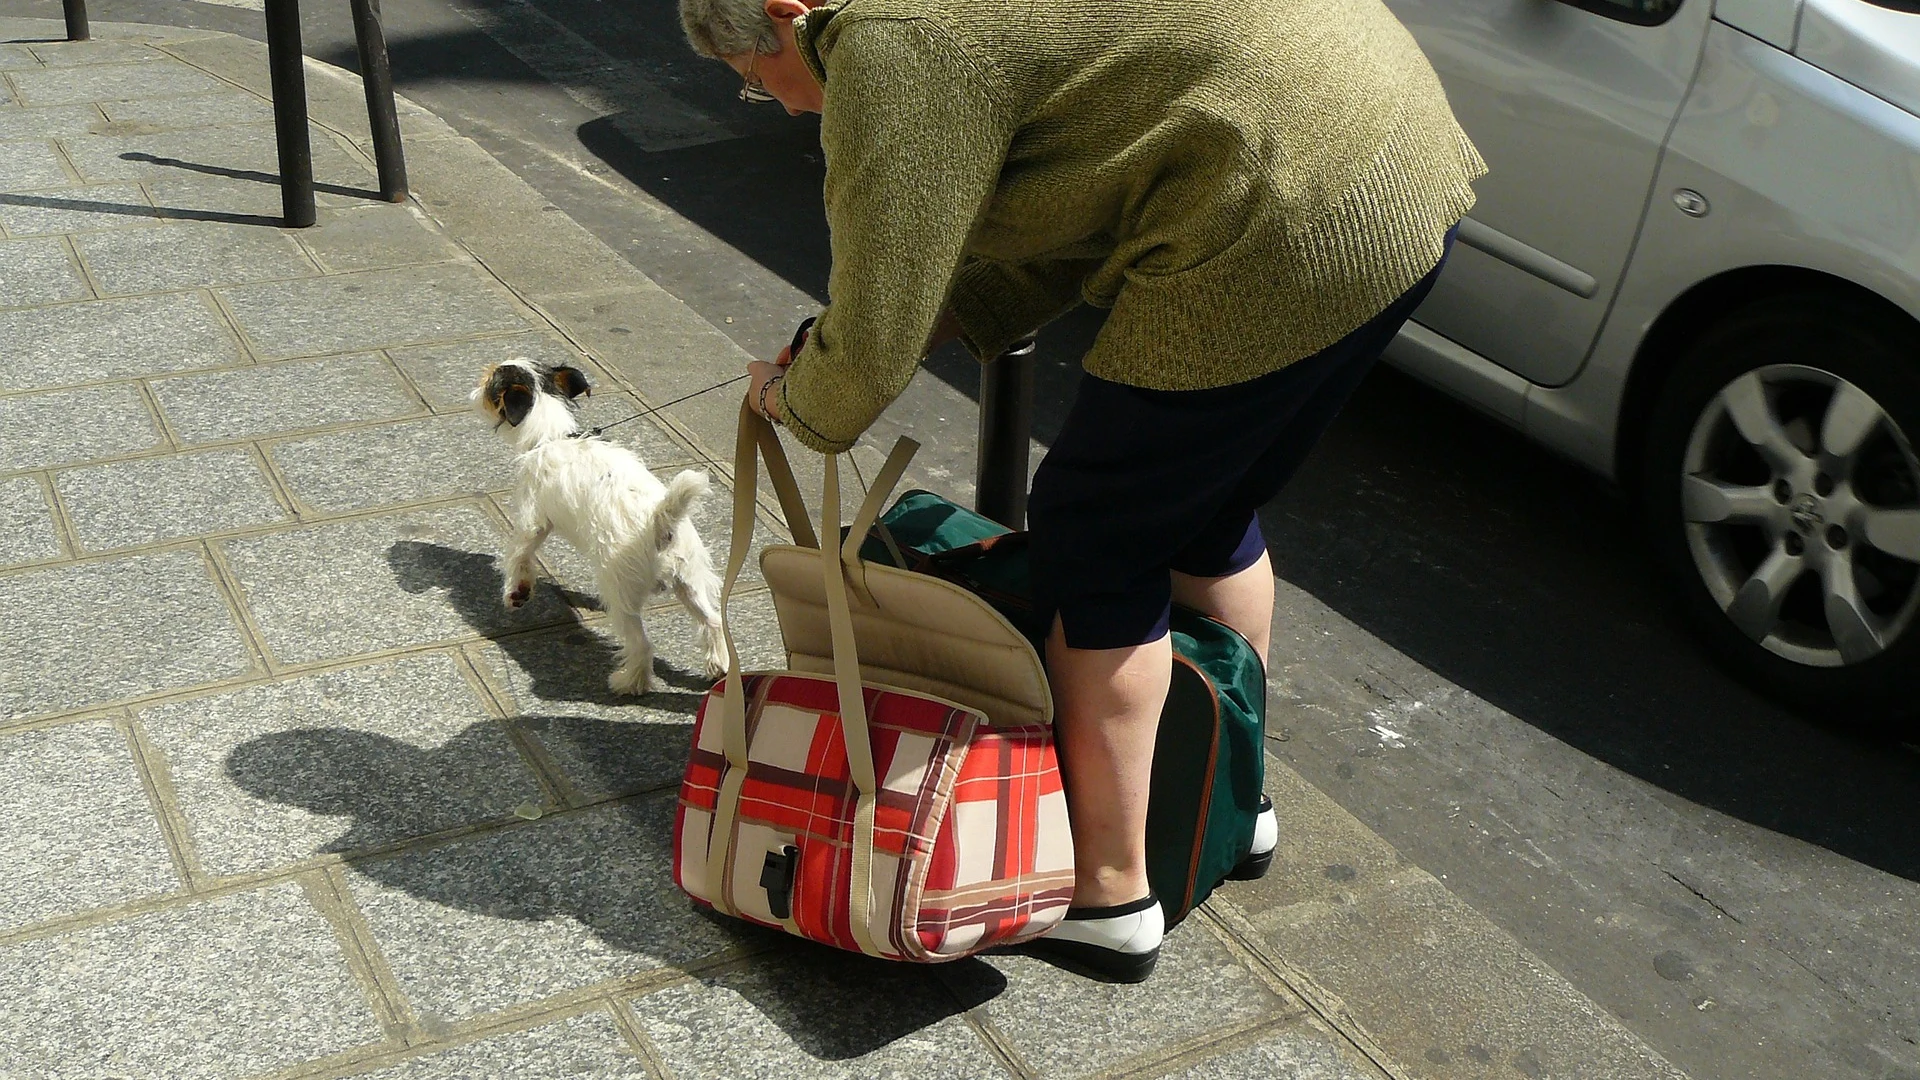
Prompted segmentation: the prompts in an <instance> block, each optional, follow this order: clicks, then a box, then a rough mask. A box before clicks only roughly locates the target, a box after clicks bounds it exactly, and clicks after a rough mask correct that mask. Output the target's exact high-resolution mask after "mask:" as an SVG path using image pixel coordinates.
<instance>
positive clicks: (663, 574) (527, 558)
mask: <svg viewBox="0 0 1920 1080" xmlns="http://www.w3.org/2000/svg"><path fill="white" fill-rule="evenodd" d="M589 389H590V387H589V386H588V385H587V377H586V375H584V374H582V373H581V372H580V371H579V370H578V369H576V368H571V367H564V366H562V367H546V366H544V365H536V364H534V363H532V362H531V361H528V360H509V361H507V362H506V363H504V364H499V365H496V366H495V367H492V368H489V369H488V371H487V374H486V377H485V378H483V379H482V380H481V381H480V385H479V386H477V387H475V388H474V391H473V394H472V399H473V403H474V406H475V408H477V409H478V410H479V411H480V413H481V414H482V415H484V416H486V417H487V418H488V419H490V420H492V421H493V426H494V428H495V430H497V431H499V432H500V433H501V435H502V436H503V437H504V438H505V439H506V440H507V441H508V442H510V443H512V444H513V446H514V448H515V449H516V450H518V451H519V454H518V456H516V457H515V458H514V459H513V502H514V509H513V518H514V537H513V541H512V543H513V550H512V551H511V552H509V553H508V555H507V561H506V579H507V582H506V591H505V593H504V594H503V596H502V599H503V600H505V602H506V605H507V606H508V607H510V608H517V607H519V606H521V605H522V604H525V603H526V602H527V600H528V598H529V597H531V596H532V595H533V555H534V552H536V551H538V550H539V549H540V545H541V543H543V542H544V541H545V540H546V538H547V536H548V535H549V534H551V533H555V532H557V533H559V534H560V536H561V537H562V538H563V539H565V540H566V541H567V543H569V544H572V545H573V547H574V548H575V549H576V550H577V551H579V552H580V554H582V555H584V556H586V557H587V559H588V560H589V561H590V562H592V563H593V568H594V579H595V583H596V584H597V586H598V587H599V590H600V601H601V603H602V604H604V605H605V607H606V610H607V613H608V614H609V615H610V616H612V618H613V629H614V633H615V634H616V635H617V636H618V637H619V639H620V652H619V666H618V668H616V669H615V671H614V673H613V674H612V675H611V676H610V677H609V678H608V679H607V685H609V686H611V687H612V688H613V690H614V692H616V693H621V694H644V693H646V692H647V691H648V689H650V688H651V686H652V680H653V643H652V642H651V641H649V640H648V639H647V628H646V626H645V625H644V624H643V623H642V622H641V609H642V608H643V607H645V605H646V603H647V601H648V600H649V599H651V598H652V597H653V596H654V594H655V593H657V592H659V591H660V590H661V589H662V588H664V587H667V586H671V587H672V589H673V592H674V595H675V596H676V597H678V598H679V600H680V605H681V606H682V607H684V608H686V610H687V614H688V615H689V616H691V617H692V618H693V621H694V625H695V627H696V629H697V632H698V635H699V640H700V646H701V648H702V650H704V652H705V653H706V667H705V671H706V675H707V677H708V678H718V677H719V676H720V674H721V673H722V672H724V671H726V669H727V647H726V642H725V639H724V638H722V636H721V634H720V577H719V575H718V574H715V573H714V570H713V560H712V559H711V558H710V557H709V556H708V554H707V548H706V545H705V544H702V543H701V542H700V534H699V533H697V532H695V531H694V528H693V522H692V521H691V520H689V519H688V515H689V514H690V513H691V512H692V509H693V503H694V500H695V499H698V498H699V497H700V496H701V495H704V494H706V491H707V474H706V473H704V472H698V471H695V470H692V469H688V470H686V471H685V472H682V473H680V474H679V475H678V476H675V477H674V478H673V481H672V482H671V483H668V484H662V483H661V482H660V481H659V479H658V478H656V477H655V476H654V475H653V474H652V473H651V472H648V471H647V467H646V466H645V465H643V464H642V463H641V461H640V459H639V457H637V456H635V454H634V453H633V452H632V451H631V450H628V449H626V448H625V447H621V446H616V445H614V444H613V443H610V442H605V441H602V440H600V439H596V438H580V437H579V436H578V432H579V431H580V422H579V419H578V416H577V412H578V408H579V406H578V405H577V404H576V401H575V399H577V398H579V397H580V396H581V395H583V394H585V393H587V392H588V391H589Z"/></svg>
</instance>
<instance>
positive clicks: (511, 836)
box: [350, 795, 772, 1024]
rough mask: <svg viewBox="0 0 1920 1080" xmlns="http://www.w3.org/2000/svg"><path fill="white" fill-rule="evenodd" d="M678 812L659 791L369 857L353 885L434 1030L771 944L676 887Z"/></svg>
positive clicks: (397, 973) (385, 952)
mask: <svg viewBox="0 0 1920 1080" xmlns="http://www.w3.org/2000/svg"><path fill="white" fill-rule="evenodd" d="M673 811H674V798H673V797H672V796H671V795H658V796H652V797H649V798H646V799H644V800H641V801H638V802H628V803H618V804H614V805H610V806H603V807H598V808H596V809H593V810H588V811H583V812H580V813H575V814H567V815H564V816H560V817H554V818H551V819H548V820H544V821H538V822H532V823H529V824H527V825H523V826H515V827H513V828H509V829H505V830H501V831H499V832H494V833H488V834H485V835H482V836H478V837H475V838H473V839H469V840H461V841H456V842H454V843H450V844H445V845H441V846H438V847H434V848H431V849H429V850H426V851H420V852H414V853H409V854H405V855H395V856H387V857H383V858H379V859H367V860H363V861H360V862H356V863H354V864H353V866H352V869H351V873H350V881H351V888H352V891H353V895H354V898H355V899H356V900H357V901H358V902H359V905H360V908H361V910H362V911H363V912H364V913H365V914H366V918H367V924H368V925H369V926H370V927H371V928H372V931H373V936H374V940H375V941H376V942H377V943H378V944H379V947H380V952H381V955H382V956H384V957H385V958H386V961H387V966H388V968H389V969H390V970H392V972H393V974H394V977H395V978H396V979H398V980H399V983H400V986H401V988H402V989H403V990H404V991H405V992H406V995H407V998H408V1000H409V1001H411V1002H412V1003H413V1006H414V1008H415V1010H416V1011H418V1012H419V1013H420V1014H421V1015H422V1018H423V1021H425V1022H427V1023H429V1024H432V1023H437V1022H441V1021H453V1020H458V1019H463V1018H466V1017H470V1016H474V1015H478V1014H482V1013H487V1012H493V1011H497V1010H500V1009H504V1008H507V1007H509V1006H512V1005H517V1004H522V1003H525V1002H530V1001H537V1000H540V999H543V998H547V997H551V996H552V995H555V994H558V993H562V992H564V991H568V990H575V989H578V988H581V987H585V986H591V985H594V984H596V983H600V982H604V981H606V980H609V979H616V978H622V977H625V976H630V975H635V974H638V973H640V972H643V971H650V970H655V969H658V968H660V967H662V966H665V965H677V964H685V963H689V962H692V961H695V960H699V959H702V958H706V957H710V956H715V955H717V954H720V953H722V952H723V951H725V950H726V949H728V948H730V947H732V946H734V945H736V944H739V943H741V942H745V941H749V940H753V941H766V940H768V939H769V938H770V937H771V936H772V935H771V934H770V933H769V932H763V931H754V930H752V929H751V928H747V927H744V926H740V925H738V924H733V925H727V924H723V923H721V922H719V921H717V920H715V919H712V918H710V917H708V916H705V915H702V914H698V913H696V912H695V910H694V908H693V906H692V904H691V902H690V901H688V900H687V898H686V896H685V895H684V894H683V893H681V892H680V891H679V890H678V889H677V888H675V886H674V884H673V876H672V853H671V845H672V836H673Z"/></svg>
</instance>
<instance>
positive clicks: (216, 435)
mask: <svg viewBox="0 0 1920 1080" xmlns="http://www.w3.org/2000/svg"><path fill="white" fill-rule="evenodd" d="M152 386H153V395H154V397H155V399H157V400H158V401H159V402H160V411H161V412H162V413H164V414H165V415H166V418H167V423H168V424H170V425H172V427H173V430H174V431H175V432H176V433H178V434H179V436H180V438H181V439H182V440H183V441H185V442H189V443H198V442H213V441H218V440H225V439H252V438H258V437H260V436H263V435H274V434H280V433H291V432H297V431H304V430H309V429H312V428H317V427H326V426H328V425H332V424H344V423H350V422H353V421H361V420H389V419H399V418H400V417H404V416H411V415H416V414H418V413H421V412H424V411H425V410H424V409H422V408H421V407H420V403H419V401H417V400H416V399H415V398H414V396H413V395H412V394H410V393H408V392H407V387H406V383H405V382H403V381H402V380H401V379H400V376H399V375H398V374H397V373H396V372H395V371H394V370H393V368H392V367H391V366H390V365H389V364H388V363H387V362H386V361H384V360H382V359H380V358H379V357H378V356H331V357H325V358H322V359H319V360H300V361H294V362H292V363H285V364H262V365H260V366H258V367H249V368H244V369H238V370H233V371H221V372H217V373H210V374H205V375H184V376H178V377H175V378H168V379H156V380H154V381H153V384H152Z"/></svg>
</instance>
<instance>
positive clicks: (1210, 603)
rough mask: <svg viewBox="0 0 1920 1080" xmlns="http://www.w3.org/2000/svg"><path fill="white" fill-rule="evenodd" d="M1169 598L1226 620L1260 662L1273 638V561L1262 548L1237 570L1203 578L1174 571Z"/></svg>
mask: <svg viewBox="0 0 1920 1080" xmlns="http://www.w3.org/2000/svg"><path fill="white" fill-rule="evenodd" d="M1173 601H1174V603H1176V604H1182V605H1185V606H1187V607H1190V608H1193V609H1194V610H1196V611H1198V612H1200V613H1201V614H1203V615H1207V616H1210V617H1212V618H1214V619H1218V620H1219V621H1221V622H1223V623H1226V624H1227V625H1228V626H1231V627H1233V628H1234V629H1235V630H1237V631H1239V633H1240V636H1241V637H1244V638H1246V639H1247V642H1248V644H1251V645H1252V646H1253V651H1254V652H1255V653H1256V654H1258V655H1259V657H1260V662H1261V663H1262V664H1264V663H1266V662H1267V649H1268V647H1269V645H1270V644H1271V640H1272V638H1273V564H1272V563H1271V562H1269V561H1267V555H1266V552H1264V551H1263V552H1261V553H1260V561H1259V562H1256V563H1254V564H1253V565H1252V566H1249V567H1247V568H1246V569H1245V570H1242V571H1240V572H1239V573H1237V574H1228V575H1227V576H1226V577H1216V578H1203V577H1193V576H1191V575H1188V574H1182V573H1178V572H1175V573H1174V575H1173Z"/></svg>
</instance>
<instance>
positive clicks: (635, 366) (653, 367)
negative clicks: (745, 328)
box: [541, 278, 759, 450]
mask: <svg viewBox="0 0 1920 1080" xmlns="http://www.w3.org/2000/svg"><path fill="white" fill-rule="evenodd" d="M541 303H542V306H544V307H545V308H547V309H548V310H550V311H552V312H553V313H554V315H555V316H556V317H557V318H559V319H560V320H561V321H562V322H564V323H565V324H566V326H567V329H568V331H569V332H570V333H572V334H573V335H574V337H575V338H576V340H578V341H580V343H581V344H583V345H585V346H586V347H587V348H589V349H591V350H593V351H594V352H595V354H596V355H598V356H601V357H604V358H605V359H606V361H607V362H608V363H609V364H611V365H612V366H613V367H614V368H615V369H616V370H618V371H619V372H620V373H621V374H623V375H625V376H626V377H627V378H628V379H630V380H632V382H633V385H634V386H635V387H636V388H637V389H639V391H640V392H641V393H643V394H646V395H647V396H649V397H651V398H653V399H654V400H655V401H671V400H673V399H674V398H677V397H680V396H681V395H683V394H691V393H693V392H694V391H696V390H700V389H704V388H705V387H708V386H711V385H713V384H714V383H716V382H718V381H719V380H721V379H726V378H731V377H733V376H735V375H739V374H743V373H744V372H745V371H746V361H747V360H748V359H759V358H757V357H748V356H747V354H746V353H745V352H743V351H741V349H740V347H739V346H738V345H735V344H734V343H733V341H732V339H730V338H728V337H727V336H726V335H725V334H722V333H721V332H720V331H718V330H716V329H714V328H713V325H712V324H711V323H709V322H707V321H706V320H705V319H702V318H701V317H700V316H698V315H696V314H694V312H693V311H692V310H691V309H689V308H688V307H687V306H686V305H685V304H683V303H681V302H680V301H679V300H678V299H677V298H675V297H674V296H673V295H672V294H671V293H669V292H667V291H666V290H664V289H662V288H660V286H658V285H655V284H654V283H653V282H651V281H648V280H646V279H644V278H642V279H640V280H639V281H637V282H636V283H635V284H634V285H632V286H630V287H627V288H621V289H613V290H608V291H605V292H594V293H581V294H574V295H568V296H556V297H552V298H547V299H543V300H542V301H541ZM735 359H737V360H738V361H739V364H738V366H735V365H734V364H733V363H732V360H735ZM742 392H743V391H722V390H716V391H714V392H713V393H711V394H706V395H704V396H702V397H700V398H696V399H694V401H696V402H699V403H701V404H703V405H709V406H711V404H712V403H713V402H714V401H716V400H717V401H719V402H723V403H724V404H725V406H726V407H727V409H728V412H727V413H726V414H724V415H727V416H728V417H733V416H737V415H738V414H739V409H740V395H741V393H742ZM690 404H691V403H690ZM733 426H734V425H733V421H732V420H731V419H728V420H727V422H726V424H725V426H724V428H722V429H721V430H724V431H725V432H727V433H729V436H730V435H731V432H732V431H733ZM696 430H701V429H696ZM732 445H733V443H732V439H731V437H729V438H728V440H727V441H726V443H725V444H724V446H725V448H727V449H729V450H730V449H731V448H732Z"/></svg>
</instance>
